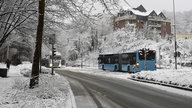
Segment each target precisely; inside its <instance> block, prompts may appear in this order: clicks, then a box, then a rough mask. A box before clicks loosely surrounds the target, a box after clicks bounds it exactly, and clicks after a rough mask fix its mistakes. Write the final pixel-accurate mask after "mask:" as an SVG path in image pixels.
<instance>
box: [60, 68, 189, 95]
mask: <svg viewBox="0 0 192 108" xmlns="http://www.w3.org/2000/svg"><path fill="white" fill-rule="evenodd" d="M63 68H64V69H66V70H70V71H73V72H82V73H87V74H92V75H100V76H104V77H113V78H120V79H125V80H129V79H128V78H131V77H132V76H133V75H135V76H140V77H145V78H146V77H147V78H148V79H151V78H153V79H156V80H159V81H166V82H170V81H172V82H175V83H178V84H180V85H186V86H190V85H192V68H182V69H178V70H175V69H157V71H142V72H139V73H134V74H129V73H123V72H110V71H102V70H99V69H98V67H83V68H81V67H63ZM133 82H136V81H133ZM136 83H140V84H145V85H147V86H151V87H154V88H158V89H161V90H165V91H168V92H172V93H176V94H180V95H185V96H190V97H192V92H190V91H185V90H179V89H175V88H171V87H165V86H161V85H155V84H148V83H142V82H136Z"/></svg>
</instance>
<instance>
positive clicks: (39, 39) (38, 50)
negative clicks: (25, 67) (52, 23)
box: [29, 0, 45, 88]
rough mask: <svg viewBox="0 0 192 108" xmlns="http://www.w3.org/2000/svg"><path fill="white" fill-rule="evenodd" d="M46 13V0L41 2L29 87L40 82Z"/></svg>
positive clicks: (40, 0)
mask: <svg viewBox="0 0 192 108" xmlns="http://www.w3.org/2000/svg"><path fill="white" fill-rule="evenodd" d="M44 11H45V0H39V20H38V26H37V34H36V35H37V36H36V46H35V52H34V57H33V65H32V73H31V77H32V78H31V80H30V84H29V87H30V88H34V86H35V85H37V84H38V81H39V63H40V58H41V46H42V36H43V26H44Z"/></svg>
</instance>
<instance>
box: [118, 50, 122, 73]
mask: <svg viewBox="0 0 192 108" xmlns="http://www.w3.org/2000/svg"><path fill="white" fill-rule="evenodd" d="M118 57H119V61H118V65H119V66H118V67H119V71H122V54H119V55H118Z"/></svg>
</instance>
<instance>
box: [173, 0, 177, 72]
mask: <svg viewBox="0 0 192 108" xmlns="http://www.w3.org/2000/svg"><path fill="white" fill-rule="evenodd" d="M173 19H174V25H173V27H174V38H175V69H176V70H177V38H176V25H175V0H173Z"/></svg>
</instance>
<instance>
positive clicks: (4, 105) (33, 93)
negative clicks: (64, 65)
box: [0, 63, 75, 108]
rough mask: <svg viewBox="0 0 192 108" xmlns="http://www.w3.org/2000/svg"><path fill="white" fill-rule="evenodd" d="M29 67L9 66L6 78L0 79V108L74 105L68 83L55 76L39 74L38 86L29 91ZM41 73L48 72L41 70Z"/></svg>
mask: <svg viewBox="0 0 192 108" xmlns="http://www.w3.org/2000/svg"><path fill="white" fill-rule="evenodd" d="M3 65H4V64H0V66H1V67H2V66H3ZM31 66H32V65H31V63H24V64H22V65H18V66H11V68H10V70H9V72H8V78H1V77H0V85H1V86H0V108H71V107H73V106H74V105H75V104H74V102H73V101H74V100H73V99H72V97H73V94H72V92H71V88H70V85H69V83H68V81H67V80H66V79H65V78H64V77H62V76H59V75H57V74H56V75H54V76H52V75H51V74H40V78H39V86H38V87H36V88H34V89H29V80H30V79H29V76H30V72H31ZM42 72H43V73H47V72H50V71H48V70H47V69H46V68H43V69H42ZM24 76H26V77H24Z"/></svg>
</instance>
